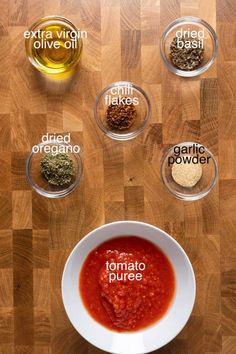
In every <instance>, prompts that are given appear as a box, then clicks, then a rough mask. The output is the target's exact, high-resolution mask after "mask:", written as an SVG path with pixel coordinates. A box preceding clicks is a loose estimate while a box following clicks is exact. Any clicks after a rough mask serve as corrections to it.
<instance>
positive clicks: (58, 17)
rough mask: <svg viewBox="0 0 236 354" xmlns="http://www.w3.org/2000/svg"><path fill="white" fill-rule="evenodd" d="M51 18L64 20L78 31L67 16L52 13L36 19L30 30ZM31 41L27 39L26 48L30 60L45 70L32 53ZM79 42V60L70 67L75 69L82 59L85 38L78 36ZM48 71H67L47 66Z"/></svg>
mask: <svg viewBox="0 0 236 354" xmlns="http://www.w3.org/2000/svg"><path fill="white" fill-rule="evenodd" d="M50 20H55V21H56V20H58V21H61V22H64V23H65V24H68V25H69V26H71V27H72V28H73V29H74V30H75V31H77V30H78V29H77V27H76V26H75V25H74V24H73V23H72V22H71V21H70V20H69V19H68V18H66V17H64V16H60V15H50V16H44V17H41V18H40V19H38V20H37V21H35V22H34V23H32V25H31V26H30V27H29V29H28V31H29V32H30V31H34V30H35V29H36V28H37V27H38V26H40V25H41V24H44V23H46V22H48V21H50ZM29 43H30V39H27V38H26V39H25V49H26V55H27V57H28V59H29V61H30V63H31V64H32V65H33V66H34V67H35V68H36V69H38V70H40V71H42V72H45V70H44V66H41V65H40V64H39V63H38V62H37V61H36V60H35V59H34V58H33V57H32V55H31V53H32V49H31V47H30V46H29ZM78 43H79V46H78V58H77V60H76V61H75V63H73V65H71V66H70V67H69V69H73V68H74V67H75V66H76V65H77V64H78V62H79V60H80V56H81V52H82V49H83V40H82V38H78ZM47 72H48V73H51V74H60V73H64V72H65V71H64V70H62V69H53V68H50V69H49V68H47Z"/></svg>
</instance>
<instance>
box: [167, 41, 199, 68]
mask: <svg viewBox="0 0 236 354" xmlns="http://www.w3.org/2000/svg"><path fill="white" fill-rule="evenodd" d="M178 41H181V42H182V43H183V48H180V47H179V46H178ZM195 43H196V39H194V38H191V37H187V38H185V37H181V38H177V37H175V38H174V39H173V40H172V42H171V44H170V59H171V61H172V63H173V64H174V66H175V67H176V68H178V69H181V70H186V71H191V70H194V69H196V68H197V67H199V66H200V65H201V63H202V62H203V59H204V48H203V47H199V48H195ZM191 44H193V45H191ZM189 47H190V48H189Z"/></svg>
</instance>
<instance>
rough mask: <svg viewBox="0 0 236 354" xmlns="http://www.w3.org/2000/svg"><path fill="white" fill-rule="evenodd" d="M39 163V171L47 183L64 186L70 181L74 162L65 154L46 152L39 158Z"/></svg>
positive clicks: (72, 175)
mask: <svg viewBox="0 0 236 354" xmlns="http://www.w3.org/2000/svg"><path fill="white" fill-rule="evenodd" d="M40 164H41V173H42V175H43V176H44V177H45V178H46V180H47V181H48V183H49V184H51V185H53V186H65V185H70V184H71V183H72V181H73V177H74V164H73V161H72V159H71V158H70V157H69V156H68V155H67V154H63V153H59V154H56V155H52V154H46V155H45V156H44V157H43V158H42V159H41V163H40Z"/></svg>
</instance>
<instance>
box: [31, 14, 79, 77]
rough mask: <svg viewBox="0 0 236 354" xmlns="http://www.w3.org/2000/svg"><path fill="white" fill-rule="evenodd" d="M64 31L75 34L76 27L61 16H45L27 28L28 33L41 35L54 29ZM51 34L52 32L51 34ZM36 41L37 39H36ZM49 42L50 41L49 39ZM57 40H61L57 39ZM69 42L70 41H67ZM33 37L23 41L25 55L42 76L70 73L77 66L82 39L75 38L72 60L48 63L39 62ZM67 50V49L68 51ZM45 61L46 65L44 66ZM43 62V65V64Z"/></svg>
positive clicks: (69, 58)
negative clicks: (75, 46)
mask: <svg viewBox="0 0 236 354" xmlns="http://www.w3.org/2000/svg"><path fill="white" fill-rule="evenodd" d="M61 28H62V29H65V30H66V31H72V32H74V31H75V32H77V31H78V29H77V28H76V26H74V25H73V23H72V22H70V21H69V20H68V19H67V18H65V17H62V16H46V17H43V18H41V19H39V20H38V21H37V22H35V23H33V24H32V26H31V27H30V28H29V30H28V31H29V32H37V31H39V32H40V33H42V32H43V31H53V29H54V31H56V29H60V30H61ZM51 33H53V32H51ZM53 38H55V35H54V34H53ZM37 40H38V38H37ZM49 40H50V39H49ZM57 40H59V41H60V40H61V39H60V38H59V37H58V38H57ZM67 40H68V41H70V39H69V38H68V39H67ZM34 41H35V38H34V37H32V38H31V37H30V38H26V39H25V49H26V54H27V56H28V58H29V61H30V63H31V64H32V65H33V66H34V67H35V68H36V69H37V70H39V71H41V72H42V73H44V74H50V75H51V74H53V75H59V74H64V73H68V72H70V71H72V70H73V69H74V68H75V67H76V65H77V64H78V62H79V60H80V57H81V53H82V49H83V41H82V38H77V39H76V40H75V42H76V45H77V48H76V50H74V51H73V53H74V54H73V58H71V57H68V58H67V59H66V60H62V62H61V63H60V61H54V62H53V61H49V60H46V59H45V60H44V61H43V60H39V58H38V57H37V55H36V52H37V50H34V47H33V46H34ZM68 50H69V49H68ZM65 54H66V49H65ZM46 61H47V64H48V65H46ZM43 62H45V65H44V64H43Z"/></svg>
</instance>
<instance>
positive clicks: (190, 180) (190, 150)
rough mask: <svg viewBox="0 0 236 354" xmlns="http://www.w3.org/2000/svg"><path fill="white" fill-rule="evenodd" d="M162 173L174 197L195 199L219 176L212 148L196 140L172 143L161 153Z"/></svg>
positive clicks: (208, 189) (210, 186)
mask: <svg viewBox="0 0 236 354" xmlns="http://www.w3.org/2000/svg"><path fill="white" fill-rule="evenodd" d="M161 177H162V181H163V183H164V185H165V186H166V187H167V189H168V191H169V192H170V193H172V194H173V195H174V196H175V197H176V198H178V199H182V200H186V201H194V200H198V199H201V198H203V197H205V196H206V195H207V194H208V193H209V192H210V191H211V190H212V189H213V187H214V186H215V184H216V182H217V179H218V166H217V161H216V159H215V157H214V155H213V154H212V152H211V151H210V150H209V149H208V148H207V147H205V146H204V145H202V144H200V143H196V142H183V143H180V144H177V145H174V146H172V147H171V148H170V149H169V150H167V151H166V153H165V154H164V156H163V159H162V164H161Z"/></svg>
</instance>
